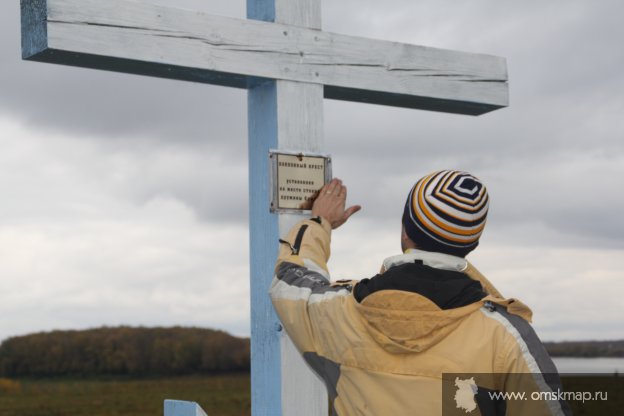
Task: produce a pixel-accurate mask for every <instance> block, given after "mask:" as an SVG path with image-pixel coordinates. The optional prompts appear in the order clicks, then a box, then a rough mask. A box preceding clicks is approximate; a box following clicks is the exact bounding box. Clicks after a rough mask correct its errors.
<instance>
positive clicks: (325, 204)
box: [312, 178, 362, 229]
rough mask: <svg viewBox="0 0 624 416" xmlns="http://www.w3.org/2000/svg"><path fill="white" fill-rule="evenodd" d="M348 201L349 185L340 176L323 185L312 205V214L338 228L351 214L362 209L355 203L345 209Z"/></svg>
mask: <svg viewBox="0 0 624 416" xmlns="http://www.w3.org/2000/svg"><path fill="white" fill-rule="evenodd" d="M346 201H347V187H346V186H344V185H343V184H342V181H341V180H340V179H338V178H334V179H332V181H331V182H329V183H328V184H326V185H325V186H323V188H321V190H320V191H319V195H318V197H317V198H316V200H315V201H314V204H313V205H312V216H314V217H316V216H320V217H323V218H324V219H326V220H327V221H329V223H330V224H331V227H332V228H333V229H336V228H338V227H340V226H341V225H342V224H344V223H345V222H346V221H347V220H348V219H349V217H351V215H353V214H355V213H356V212H358V211H359V210H360V209H362V207H361V206H359V205H353V206H351V207H349V208H347V209H345V204H346Z"/></svg>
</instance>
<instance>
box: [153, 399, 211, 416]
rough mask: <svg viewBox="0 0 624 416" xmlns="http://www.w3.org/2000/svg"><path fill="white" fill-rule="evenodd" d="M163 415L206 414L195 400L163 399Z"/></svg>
mask: <svg viewBox="0 0 624 416" xmlns="http://www.w3.org/2000/svg"><path fill="white" fill-rule="evenodd" d="M164 416H208V415H207V414H206V412H204V410H203V409H202V408H201V406H200V405H198V404H197V403H195V402H185V401H181V400H165V408H164Z"/></svg>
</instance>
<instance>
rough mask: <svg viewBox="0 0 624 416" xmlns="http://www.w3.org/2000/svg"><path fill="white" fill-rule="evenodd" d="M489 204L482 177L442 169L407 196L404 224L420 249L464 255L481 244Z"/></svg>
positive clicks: (424, 179)
mask: <svg viewBox="0 0 624 416" xmlns="http://www.w3.org/2000/svg"><path fill="white" fill-rule="evenodd" d="M488 205H489V197H488V193H487V190H486V188H485V185H483V184H482V183H481V181H480V180H479V179H477V178H475V177H474V176H472V175H471V174H469V173H467V172H460V171H456V170H442V171H439V172H434V173H432V174H430V175H427V176H425V177H424V178H422V179H420V180H419V181H418V182H416V185H414V187H413V188H412V190H411V191H410V193H409V195H408V197H407V202H406V204H405V210H404V212H403V226H404V227H405V231H406V233H407V236H408V237H409V238H410V239H411V240H412V241H413V242H414V243H416V245H417V246H418V248H420V249H423V250H427V251H436V252H441V253H446V254H451V255H454V256H460V257H464V256H466V254H468V253H470V252H471V251H472V250H474V249H475V248H476V247H477V245H478V244H479V237H480V236H481V233H482V232H483V227H484V226H485V218H486V216H487V212H488Z"/></svg>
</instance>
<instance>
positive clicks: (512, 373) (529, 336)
mask: <svg viewBox="0 0 624 416" xmlns="http://www.w3.org/2000/svg"><path fill="white" fill-rule="evenodd" d="M502 315H503V317H504V318H505V320H506V325H508V333H509V334H510V335H511V338H513V340H512V341H511V342H508V343H507V348H505V349H504V350H503V351H502V354H501V357H500V359H501V363H500V365H501V367H502V368H503V371H501V373H503V374H504V375H505V381H504V386H503V391H504V392H506V393H508V394H510V396H508V400H507V412H506V413H505V414H506V415H509V416H512V415H525V414H531V415H571V414H572V413H571V411H570V407H569V405H568V403H567V402H565V401H564V400H562V399H561V397H560V392H561V391H562V385H561V380H560V377H559V374H558V371H557V368H556V367H555V365H554V363H553V361H552V359H551V358H550V356H549V355H548V352H547V351H546V348H545V347H544V345H543V344H542V342H541V341H540V339H539V338H538V336H537V334H536V333H535V331H534V329H533V327H532V326H531V325H530V324H529V323H528V322H527V321H526V320H524V319H523V318H521V317H519V316H517V315H514V314H511V313H507V312H504V311H503V313H502ZM518 393H519V394H524V396H523V398H522V399H519V398H518V396H515V398H514V394H518Z"/></svg>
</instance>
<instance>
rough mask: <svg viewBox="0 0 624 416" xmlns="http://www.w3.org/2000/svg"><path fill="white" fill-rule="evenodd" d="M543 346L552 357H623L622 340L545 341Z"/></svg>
mask: <svg viewBox="0 0 624 416" xmlns="http://www.w3.org/2000/svg"><path fill="white" fill-rule="evenodd" d="M544 346H545V347H546V350H548V353H549V354H550V355H551V356H552V357H624V340H621V341H564V342H545V343H544Z"/></svg>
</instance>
